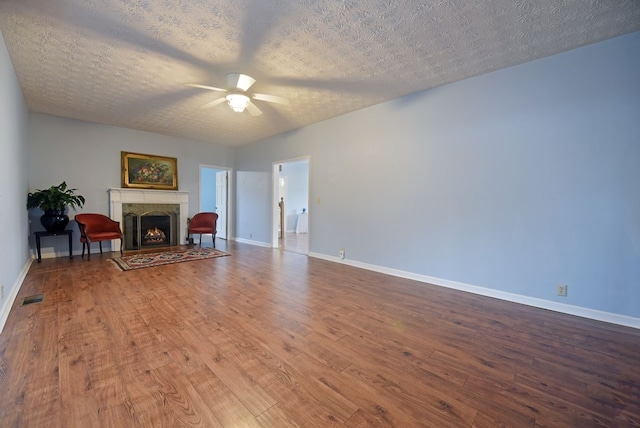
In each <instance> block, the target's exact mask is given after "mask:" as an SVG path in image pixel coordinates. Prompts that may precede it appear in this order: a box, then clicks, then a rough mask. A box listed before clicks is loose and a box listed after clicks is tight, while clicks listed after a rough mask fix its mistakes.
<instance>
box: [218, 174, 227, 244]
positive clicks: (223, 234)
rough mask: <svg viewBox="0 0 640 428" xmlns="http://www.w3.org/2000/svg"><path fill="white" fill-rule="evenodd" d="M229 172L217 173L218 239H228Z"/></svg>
mask: <svg viewBox="0 0 640 428" xmlns="http://www.w3.org/2000/svg"><path fill="white" fill-rule="evenodd" d="M228 188H229V171H226V170H225V171H218V172H216V213H217V214H218V225H217V230H218V235H217V236H218V237H219V238H222V239H227V202H228Z"/></svg>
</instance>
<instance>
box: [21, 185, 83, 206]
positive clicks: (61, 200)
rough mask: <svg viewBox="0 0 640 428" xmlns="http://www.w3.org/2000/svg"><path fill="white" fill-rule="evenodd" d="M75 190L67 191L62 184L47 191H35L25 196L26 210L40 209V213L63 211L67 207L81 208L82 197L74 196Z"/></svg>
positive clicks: (65, 186)
mask: <svg viewBox="0 0 640 428" xmlns="http://www.w3.org/2000/svg"><path fill="white" fill-rule="evenodd" d="M76 190H77V189H68V188H67V183H66V182H64V181H63V182H62V183H60V184H58V185H57V186H51V187H49V188H48V189H44V190H40V189H37V190H36V191H35V192H33V193H29V194H28V195H27V208H29V209H31V208H40V209H41V210H42V211H64V210H65V208H66V207H67V206H69V207H71V208H73V209H74V210H75V209H76V207H80V208H82V206H83V205H84V202H85V201H84V197H83V196H81V195H76V194H75V191H76Z"/></svg>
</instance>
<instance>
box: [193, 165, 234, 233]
mask: <svg viewBox="0 0 640 428" xmlns="http://www.w3.org/2000/svg"><path fill="white" fill-rule="evenodd" d="M202 168H211V169H218V170H225V171H227V176H228V180H227V240H228V241H230V240H231V239H232V236H233V234H232V231H233V230H234V229H233V202H234V199H235V197H234V195H235V194H234V192H233V188H234V187H233V168H228V167H226V166H217V165H208V164H202V163H201V164H200V165H198V211H202V201H201V199H200V195H202ZM213 185H214V186H215V183H214V184H213Z"/></svg>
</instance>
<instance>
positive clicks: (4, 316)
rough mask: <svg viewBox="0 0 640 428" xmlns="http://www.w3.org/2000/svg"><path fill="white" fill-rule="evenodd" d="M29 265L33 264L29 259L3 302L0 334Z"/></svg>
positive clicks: (0, 316) (0, 313)
mask: <svg viewBox="0 0 640 428" xmlns="http://www.w3.org/2000/svg"><path fill="white" fill-rule="evenodd" d="M31 263H33V259H32V258H30V259H29V260H28V261H27V263H26V264H25V265H24V268H23V269H22V272H20V275H19V276H18V279H16V282H15V283H14V284H13V286H12V287H11V294H9V295H8V296H7V299H6V300H5V301H4V305H2V310H1V311H0V333H2V330H4V325H5V323H6V322H7V319H8V318H9V312H11V308H12V307H13V302H15V300H16V297H18V291H20V287H22V282H23V281H24V278H25V277H26V276H27V272H29V268H30V267H31Z"/></svg>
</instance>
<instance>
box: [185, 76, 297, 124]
mask: <svg viewBox="0 0 640 428" xmlns="http://www.w3.org/2000/svg"><path fill="white" fill-rule="evenodd" d="M254 83H256V79H254V78H253V77H251V76H247V75H246V74H242V73H229V74H227V86H228V87H229V88H228V89H222V88H216V87H214V86H207V85H200V84H198V83H187V84H186V85H187V86H191V87H192V88H200V89H207V90H209V91H216V92H224V93H226V95H225V96H223V97H220V98H217V99H215V100H213V101H211V102H209V103H207V104H205V105H203V106H202V108H209V107H213V106H217V105H218V104H222V103H223V102H225V101H226V102H227V104H229V107H231V109H232V110H233V111H235V112H238V113H242V112H243V111H244V110H245V109H247V111H248V112H249V114H250V115H251V116H260V115H261V114H262V111H261V110H260V109H259V108H258V107H257V106H256V105H255V104H254V103H252V102H251V100H252V99H253V100H259V101H266V102H269V103H277V104H289V100H288V99H286V98H284V97H278V96H276V95H268V94H256V93H248V92H247V91H248V90H249V88H251V86H252V85H253V84H254Z"/></svg>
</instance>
